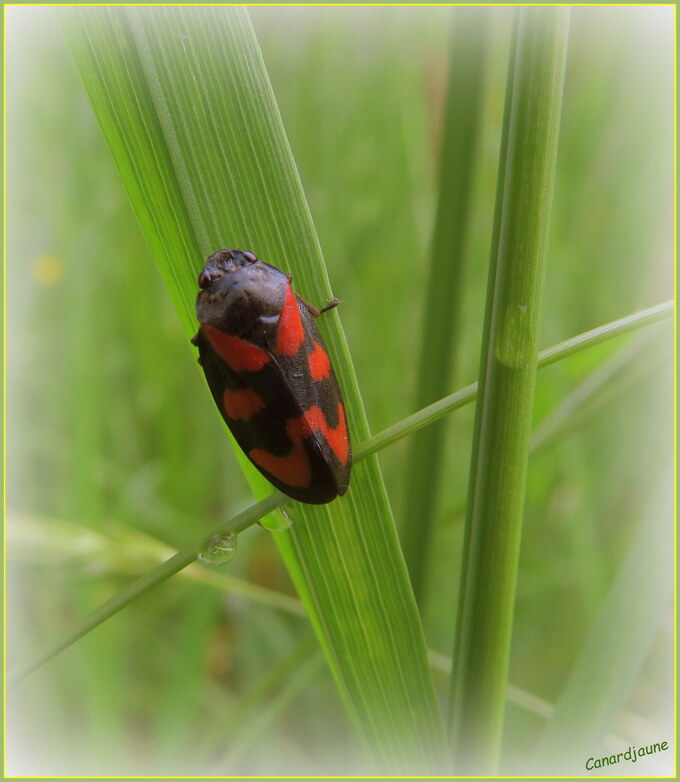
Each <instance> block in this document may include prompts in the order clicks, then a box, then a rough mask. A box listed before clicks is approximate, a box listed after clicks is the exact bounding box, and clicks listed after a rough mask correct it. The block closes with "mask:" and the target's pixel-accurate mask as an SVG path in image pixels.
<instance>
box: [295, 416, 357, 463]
mask: <svg viewBox="0 0 680 782" xmlns="http://www.w3.org/2000/svg"><path fill="white" fill-rule="evenodd" d="M302 417H303V418H304V419H305V421H306V422H307V425H308V426H309V428H310V429H311V430H312V431H313V432H315V431H316V432H321V434H322V435H323V436H324V437H325V438H326V442H327V443H328V445H330V447H331V448H332V449H333V453H334V454H335V455H336V456H337V457H338V461H339V462H340V463H341V464H345V463H346V462H347V458H348V456H349V438H348V437H347V421H346V419H345V408H344V406H343V405H342V403H341V402H338V425H337V426H336V427H333V428H331V427H330V426H329V425H328V421H326V417H325V416H324V414H323V412H322V410H321V408H320V407H317V406H316V405H314V406H313V407H310V408H309V410H306V411H305V412H304V413H303V414H302Z"/></svg>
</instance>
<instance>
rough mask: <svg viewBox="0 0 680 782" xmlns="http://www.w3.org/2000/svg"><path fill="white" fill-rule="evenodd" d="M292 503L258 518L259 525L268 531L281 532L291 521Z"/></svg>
mask: <svg viewBox="0 0 680 782" xmlns="http://www.w3.org/2000/svg"><path fill="white" fill-rule="evenodd" d="M293 521H294V518H293V505H292V503H291V504H286V505H282V506H281V507H280V508H277V509H276V510H275V511H274V512H273V513H268V514H267V515H266V516H265V517H264V518H263V519H260V525H261V526H262V527H264V528H265V529H268V530H269V531H270V532H283V531H284V530H287V529H288V528H289V527H290V526H291V524H292V523H293Z"/></svg>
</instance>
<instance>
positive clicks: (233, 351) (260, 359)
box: [201, 324, 270, 372]
mask: <svg viewBox="0 0 680 782" xmlns="http://www.w3.org/2000/svg"><path fill="white" fill-rule="evenodd" d="M201 329H202V331H203V333H204V334H205V336H206V337H207V338H208V340H209V341H210V344H211V345H212V346H213V348H214V350H215V352H216V353H217V354H218V355H219V356H220V358H222V359H224V361H226V362H227V364H229V366H230V367H231V368H232V369H233V370H234V372H240V371H241V370H244V369H245V370H246V371H248V372H259V371H260V370H261V369H262V367H264V366H265V364H267V363H268V362H269V359H270V356H269V353H267V351H266V350H262V348H259V347H258V346H257V345H253V344H252V342H246V340H245V339H241V338H240V337H232V336H231V334H227V333H225V332H224V331H222V330H221V329H216V328H215V327H214V326H207V325H205V324H203V325H202V326H201Z"/></svg>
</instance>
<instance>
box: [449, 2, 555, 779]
mask: <svg viewBox="0 0 680 782" xmlns="http://www.w3.org/2000/svg"><path fill="white" fill-rule="evenodd" d="M568 26H569V10H568V9H565V8H547V7H546V8H540V9H539V8H522V9H519V10H518V12H517V24H516V25H515V29H514V35H515V37H516V42H515V45H514V46H513V57H514V61H513V62H514V64H511V67H510V73H511V74H512V76H511V79H512V81H511V84H510V86H509V90H510V91H511V99H510V102H509V105H507V106H506V109H507V110H508V111H509V118H508V121H507V122H506V123H505V127H504V131H505V133H506V138H505V140H504V145H503V146H504V151H505V159H504V160H503V161H501V164H500V169H501V171H502V172H503V175H502V176H501V177H499V188H502V190H499V199H498V201H497V204H498V203H499V202H500V216H497V220H496V222H497V225H498V226H499V233H498V249H497V254H496V257H495V259H492V261H491V264H492V267H494V272H493V279H492V280H491V284H492V285H493V296H491V294H490V295H489V298H488V299H487V302H488V306H487V311H486V323H487V327H486V329H485V330H486V331H487V333H488V336H489V339H488V344H487V346H486V348H487V349H486V352H485V353H484V354H483V355H482V369H481V371H480V377H481V378H482V381H481V385H480V402H479V404H478V406H477V416H476V419H477V423H476V426H475V447H474V448H473V458H474V460H475V461H474V463H473V464H472V468H471V473H472V475H473V480H472V481H471V483H470V490H469V498H468V514H467V520H466V533H465V544H464V556H465V560H466V561H465V563H464V566H463V569H462V577H461V589H460V605H459V611H458V630H457V634H456V643H455V650H454V661H455V662H454V674H453V678H452V688H451V720H450V728H451V738H452V743H453V751H454V757H455V759H456V762H457V763H458V767H459V770H460V771H462V772H463V773H474V774H491V773H494V772H495V770H496V767H497V763H498V757H499V752H500V741H501V735H502V725H503V710H504V706H505V691H506V686H507V670H508V663H509V655H510V640H511V635H512V616H513V609H514V598H515V585H516V577H517V562H518V558H519V543H520V536H521V528H522V513H523V506H524V493H525V485H526V473H527V463H528V454H529V442H530V433H531V418H532V412H533V400H534V389H535V382H536V370H537V358H538V335H539V328H540V317H541V303H542V293H543V279H544V275H545V267H546V261H547V250H548V235H549V223H550V210H551V206H552V193H553V187H554V180H555V168H556V161H557V141H558V135H559V120H560V112H561V105H562V88H563V82H564V70H565V63H566V44H567V33H568ZM490 276H491V275H490Z"/></svg>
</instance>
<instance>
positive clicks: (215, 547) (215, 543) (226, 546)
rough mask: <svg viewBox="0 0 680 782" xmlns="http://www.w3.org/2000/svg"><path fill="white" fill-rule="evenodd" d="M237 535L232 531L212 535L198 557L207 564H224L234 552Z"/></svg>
mask: <svg viewBox="0 0 680 782" xmlns="http://www.w3.org/2000/svg"><path fill="white" fill-rule="evenodd" d="M237 541H238V536H237V535H236V534H235V533H234V532H225V533H224V534H222V535H213V536H212V538H210V540H209V541H208V543H207V544H206V546H205V547H204V548H203V550H202V551H201V552H200V553H199V555H198V558H199V559H200V560H202V561H203V562H207V563H208V564H209V565H224V564H225V563H227V562H229V560H230V559H231V558H232V557H233V556H234V554H235V553H236V545H237Z"/></svg>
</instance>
